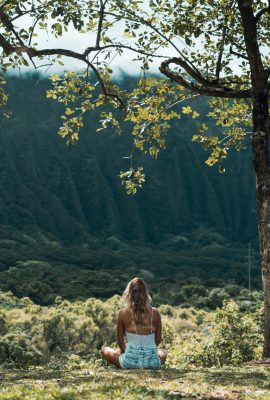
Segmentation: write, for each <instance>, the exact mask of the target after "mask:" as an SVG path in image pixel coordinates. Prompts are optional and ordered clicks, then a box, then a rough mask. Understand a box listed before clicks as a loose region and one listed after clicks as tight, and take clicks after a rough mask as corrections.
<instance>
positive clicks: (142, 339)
mask: <svg viewBox="0 0 270 400" xmlns="http://www.w3.org/2000/svg"><path fill="white" fill-rule="evenodd" d="M151 330H152V329H151ZM126 337H127V342H128V343H129V344H135V345H137V346H155V345H156V341H155V332H153V333H149V335H140V334H138V333H131V332H127V331H126Z"/></svg>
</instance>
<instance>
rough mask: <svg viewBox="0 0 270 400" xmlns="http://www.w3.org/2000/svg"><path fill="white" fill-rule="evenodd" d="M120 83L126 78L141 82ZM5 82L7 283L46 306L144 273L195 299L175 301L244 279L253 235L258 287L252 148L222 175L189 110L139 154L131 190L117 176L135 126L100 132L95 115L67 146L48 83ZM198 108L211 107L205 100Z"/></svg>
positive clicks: (1, 202)
mask: <svg viewBox="0 0 270 400" xmlns="http://www.w3.org/2000/svg"><path fill="white" fill-rule="evenodd" d="M119 79H120V78H119ZM121 79H122V85H123V86H129V85H132V84H133V82H134V79H135V78H131V77H122V78H121ZM7 86H8V92H9V93H10V99H9V108H10V110H12V112H13V115H12V117H11V118H10V119H7V120H5V121H4V122H3V123H2V125H1V127H0V136H1V148H0V169H1V174H0V222H1V227H0V239H1V240H0V268H1V271H0V274H1V277H0V282H1V283H0V288H2V289H3V290H12V291H13V292H14V293H15V294H16V295H18V296H23V295H28V296H30V297H31V298H32V299H33V300H34V301H37V302H43V303H45V304H46V303H50V302H51V301H53V300H54V298H55V296H56V295H57V294H60V295H62V296H64V297H65V296H66V297H68V298H71V299H72V298H78V297H80V296H82V297H84V298H86V297H87V296H89V295H95V296H98V297H108V296H111V295H113V294H114V293H115V292H117V293H119V290H121V289H122V286H123V285H125V282H126V280H128V279H129V278H130V277H132V276H134V275H137V274H141V275H144V276H145V277H146V279H147V278H148V280H149V281H152V287H153V290H154V291H155V292H156V293H158V292H159V291H161V292H162V285H163V284H164V282H166V284H167V285H168V289H169V290H168V292H167V297H168V298H166V301H167V302H169V303H170V302H172V303H175V302H176V303H177V302H178V303H179V302H181V301H186V300H187V298H189V297H191V296H190V295H187V296H186V297H185V296H184V297H183V296H182V297H181V296H180V297H179V296H178V300H177V301H176V300H174V301H173V300H171V293H173V292H178V291H179V289H177V288H179V285H182V284H183V283H184V284H185V283H188V284H194V283H195V284H196V285H197V284H202V285H206V286H207V287H209V288H214V287H222V286H224V285H225V284H237V285H240V286H242V287H247V285H248V281H247V280H248V277H247V256H248V243H250V244H251V248H252V254H251V253H250V254H251V256H252V257H251V256H250V260H251V261H252V262H251V269H252V270H251V275H252V286H253V287H254V288H258V287H260V274H259V265H258V255H257V251H256V249H257V227H256V204H255V191H254V177H253V172H252V167H251V155H250V153H249V151H248V150H246V151H243V152H242V153H241V154H232V155H231V157H230V159H229V160H227V161H226V163H225V167H226V173H225V174H220V173H219V172H218V171H217V169H214V168H209V167H207V166H206V165H205V164H204V160H205V158H206V153H205V152H204V150H202V149H201V148H200V146H199V145H198V144H194V143H192V142H191V137H192V134H193V133H195V132H196V126H197V124H198V123H200V122H202V119H201V120H198V121H197V120H196V121H194V120H191V119H188V118H186V117H183V118H182V119H181V120H179V121H177V122H174V123H173V125H172V127H171V129H170V131H169V133H168V138H167V148H166V150H165V151H163V153H162V154H161V155H160V157H159V159H158V160H157V161H155V160H151V159H149V158H145V159H144V160H142V159H141V158H139V159H137V160H136V161H137V162H138V163H140V162H143V164H144V167H145V170H146V179H147V180H146V183H145V184H144V187H143V189H141V190H140V191H139V192H138V193H137V194H136V195H135V196H130V195H127V194H126V192H125V190H124V188H123V187H122V186H121V181H120V179H119V176H118V174H119V171H120V170H122V169H126V168H127V167H128V162H129V161H128V160H127V159H126V158H124V157H127V156H129V154H130V152H131V148H132V144H131V140H130V136H129V130H128V127H125V128H124V129H123V132H122V134H121V135H119V134H118V133H116V132H113V131H110V130H107V131H103V133H97V132H96V128H97V125H98V119H99V115H97V114H92V115H90V116H89V120H88V121H87V124H86V126H85V127H84V129H83V131H82V134H81V138H80V140H79V142H78V143H77V144H76V145H74V146H66V144H65V142H64V141H63V139H61V138H60V137H59V136H58V135H57V131H58V128H59V126H60V124H61V120H60V115H61V112H62V109H61V106H58V105H56V104H55V103H54V102H52V101H50V100H48V99H47V98H46V89H47V88H49V86H50V82H49V80H47V79H45V78H44V79H43V78H41V77H40V76H38V75H31V76H30V75H25V76H23V77H9V79H8V81H7ZM197 107H198V110H199V111H200V110H201V109H203V110H204V111H205V110H206V109H207V105H206V103H205V101H204V102H202V101H201V100H200V101H197ZM202 114H205V113H202ZM204 118H206V117H204ZM213 129H218V128H217V127H215V126H214V125H213ZM243 172H244V173H243ZM251 258H252V259H251ZM250 260H249V261H250ZM89 271H90V272H91V273H90V274H89ZM119 276H121V279H119ZM18 282H19V283H18ZM170 290H171V291H170ZM195 292H196V291H195ZM199 292H200V291H199ZM163 294H164V293H163ZM200 296H204V294H203V295H201V294H200ZM157 298H158V295H157Z"/></svg>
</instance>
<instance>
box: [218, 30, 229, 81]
mask: <svg viewBox="0 0 270 400" xmlns="http://www.w3.org/2000/svg"><path fill="white" fill-rule="evenodd" d="M226 32H227V27H226V26H225V25H224V26H223V28H222V37H221V43H220V48H219V55H218V59H217V66H216V78H217V82H218V81H219V75H220V72H221V67H222V65H221V62H222V56H223V51H224V43H225V37H226Z"/></svg>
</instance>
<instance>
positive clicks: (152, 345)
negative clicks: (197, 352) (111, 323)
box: [101, 278, 167, 369]
mask: <svg viewBox="0 0 270 400" xmlns="http://www.w3.org/2000/svg"><path fill="white" fill-rule="evenodd" d="M123 299H124V301H125V303H126V307H125V308H123V309H122V310H120V312H119V313H118V319H117V342H118V345H119V347H120V351H119V350H113V349H111V348H110V347H104V348H103V349H102V350H101V354H102V356H103V358H105V360H107V361H108V362H110V363H111V364H113V365H115V366H116V367H118V368H151V369H156V368H160V365H161V364H164V363H165V361H166V357H167V353H166V351H165V350H159V349H157V346H158V345H159V343H160V342H161V338H162V325H161V317H160V314H159V312H158V311H157V310H156V309H155V308H153V307H151V306H150V301H151V297H150V296H149V293H148V289H147V286H146V284H145V282H144V281H143V279H140V278H134V279H132V280H131V281H130V282H129V283H128V285H127V287H126V290H125V291H124V293H123ZM125 336H126V340H127V345H126V344H125Z"/></svg>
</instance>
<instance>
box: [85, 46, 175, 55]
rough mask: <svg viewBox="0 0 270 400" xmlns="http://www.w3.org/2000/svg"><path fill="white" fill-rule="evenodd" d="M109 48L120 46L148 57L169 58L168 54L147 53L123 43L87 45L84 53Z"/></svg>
mask: <svg viewBox="0 0 270 400" xmlns="http://www.w3.org/2000/svg"><path fill="white" fill-rule="evenodd" d="M109 48H118V49H119V48H121V49H127V50H130V51H134V52H135V53H139V54H143V55H145V56H148V57H155V58H169V57H168V56H162V55H161V54H154V53H147V52H146V51H143V50H140V49H135V48H134V47H131V46H127V45H124V44H119V45H118V44H107V45H106V46H98V47H97V46H93V47H87V49H85V51H84V53H83V54H84V55H85V56H87V55H88V54H90V53H91V52H92V51H101V50H105V49H109Z"/></svg>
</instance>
